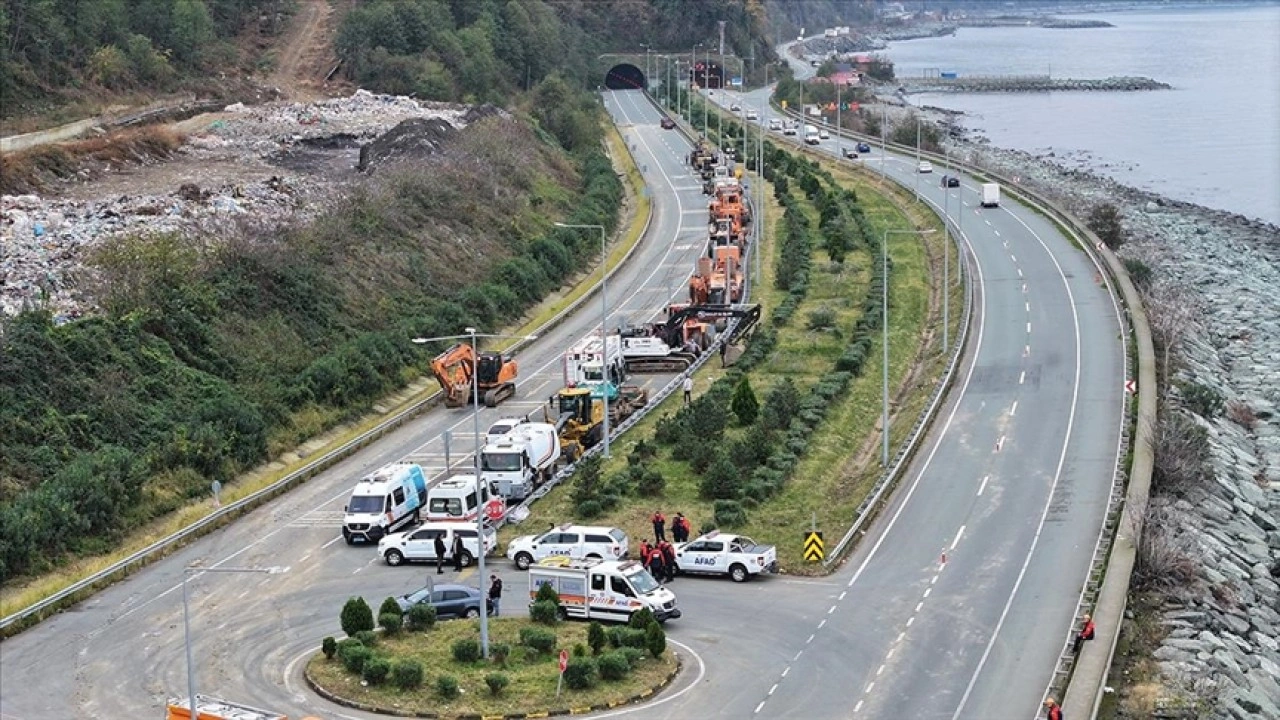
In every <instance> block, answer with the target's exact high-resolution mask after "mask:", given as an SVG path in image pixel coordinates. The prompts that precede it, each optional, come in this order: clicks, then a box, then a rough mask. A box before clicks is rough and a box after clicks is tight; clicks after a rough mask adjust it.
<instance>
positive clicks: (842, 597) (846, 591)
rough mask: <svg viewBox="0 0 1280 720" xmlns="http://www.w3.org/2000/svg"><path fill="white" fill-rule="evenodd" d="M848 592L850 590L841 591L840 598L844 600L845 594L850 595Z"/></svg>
mask: <svg viewBox="0 0 1280 720" xmlns="http://www.w3.org/2000/svg"><path fill="white" fill-rule="evenodd" d="M848 594H849V591H848V590H845V591H844V592H841V593H840V598H839V599H840V600H843V599H844V596H845V595H848Z"/></svg>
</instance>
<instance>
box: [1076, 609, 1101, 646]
mask: <svg viewBox="0 0 1280 720" xmlns="http://www.w3.org/2000/svg"><path fill="white" fill-rule="evenodd" d="M1096 632H1097V630H1096V629H1095V628H1094V626H1093V616H1092V615H1085V616H1084V627H1082V628H1080V633H1079V634H1078V635H1076V644H1075V647H1074V648H1073V652H1075V653H1076V654H1077V655H1078V654H1079V653H1080V648H1082V647H1084V643H1085V641H1086V640H1092V639H1093V636H1094V633H1096Z"/></svg>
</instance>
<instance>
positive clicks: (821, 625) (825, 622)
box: [818, 618, 827, 630]
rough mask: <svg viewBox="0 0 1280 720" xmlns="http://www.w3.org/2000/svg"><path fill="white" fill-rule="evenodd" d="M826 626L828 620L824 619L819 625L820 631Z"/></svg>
mask: <svg viewBox="0 0 1280 720" xmlns="http://www.w3.org/2000/svg"><path fill="white" fill-rule="evenodd" d="M826 624H827V619H826V618H823V619H822V622H820V623H818V629H819V630H821V629H822V628H823V627H825V626H826Z"/></svg>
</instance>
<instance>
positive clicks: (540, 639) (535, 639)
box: [520, 627, 556, 654]
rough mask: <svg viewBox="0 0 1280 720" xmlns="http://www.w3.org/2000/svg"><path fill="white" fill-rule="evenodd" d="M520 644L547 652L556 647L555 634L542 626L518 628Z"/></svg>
mask: <svg viewBox="0 0 1280 720" xmlns="http://www.w3.org/2000/svg"><path fill="white" fill-rule="evenodd" d="M520 644H521V645H526V646H528V647H531V648H533V649H534V650H537V651H538V652H540V653H544V654H545V653H549V652H551V651H553V650H555V649H556V634H555V633H554V632H552V631H550V630H543V629H542V628H534V627H526V628H520Z"/></svg>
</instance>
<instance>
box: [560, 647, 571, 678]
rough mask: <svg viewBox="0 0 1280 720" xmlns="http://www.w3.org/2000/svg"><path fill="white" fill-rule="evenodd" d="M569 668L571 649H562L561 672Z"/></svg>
mask: <svg viewBox="0 0 1280 720" xmlns="http://www.w3.org/2000/svg"><path fill="white" fill-rule="evenodd" d="M568 668H569V651H568V650H561V651H560V672H561V673H563V672H564V671H565V670H567V669H568Z"/></svg>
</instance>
